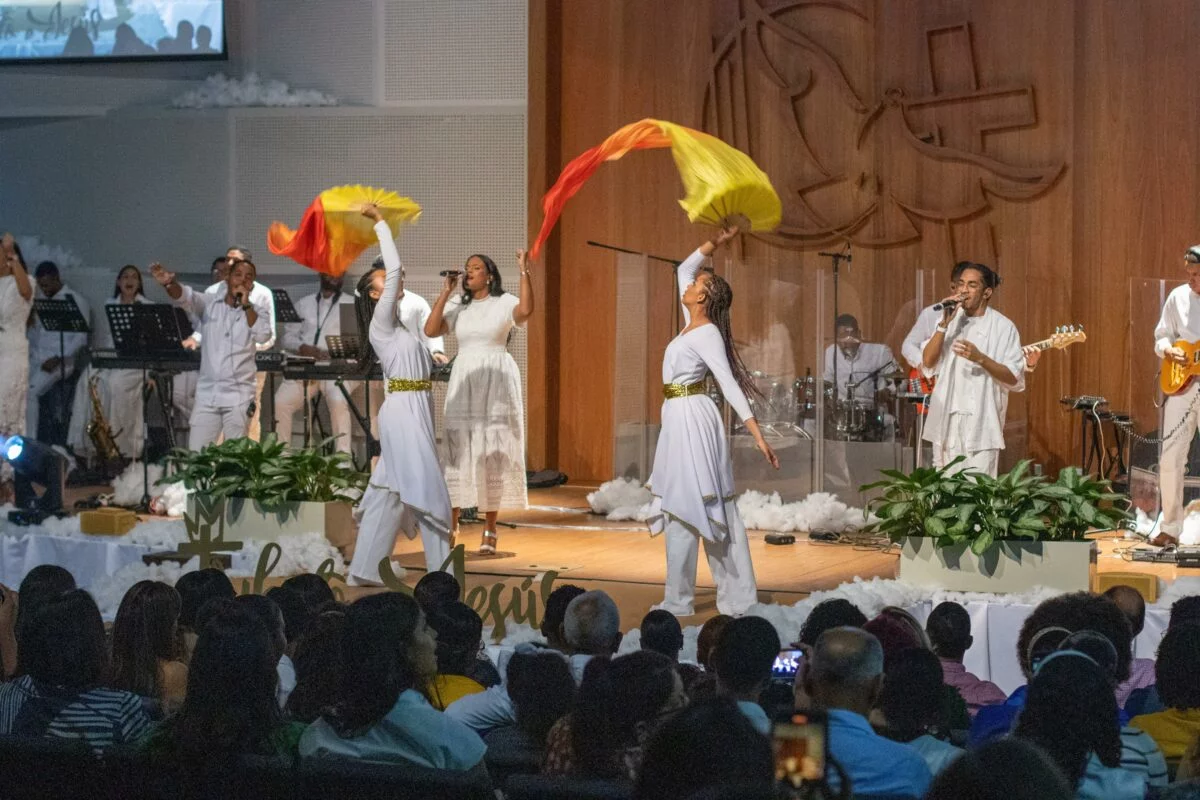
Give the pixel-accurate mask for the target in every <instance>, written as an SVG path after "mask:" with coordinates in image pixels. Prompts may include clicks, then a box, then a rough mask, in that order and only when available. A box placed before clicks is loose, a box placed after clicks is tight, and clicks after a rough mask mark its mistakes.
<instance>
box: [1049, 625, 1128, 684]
mask: <svg viewBox="0 0 1200 800" xmlns="http://www.w3.org/2000/svg"><path fill="white" fill-rule="evenodd" d="M1058 649H1059V650H1073V651H1075V652H1077V653H1083V654H1084V655H1085V656H1087V657H1088V658H1090V659H1091V660H1092V661H1094V662H1096V666H1098V667H1100V669H1101V671H1102V672H1103V673H1104V674H1105V675H1106V676H1107V677H1108V679H1109V681H1110V682H1111V683H1112V685H1113V686H1114V687H1116V685H1117V678H1116V675H1117V649H1116V648H1115V647H1113V644H1112V642H1110V641H1109V640H1108V639H1107V638H1106V637H1105V636H1104V635H1103V634H1100V633H1097V632H1096V631H1093V630H1082V631H1075V632H1074V633H1072V634H1070V635H1069V636H1067V637H1066V638H1064V639H1063V640H1062V643H1061V644H1059V646H1058ZM1034 671H1035V672H1036V671H1037V668H1036V667H1035V668H1034Z"/></svg>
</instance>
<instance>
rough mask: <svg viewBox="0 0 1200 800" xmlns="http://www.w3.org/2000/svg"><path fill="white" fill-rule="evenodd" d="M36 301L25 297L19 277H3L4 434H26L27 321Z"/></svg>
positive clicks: (0, 359) (0, 386) (0, 395)
mask: <svg viewBox="0 0 1200 800" xmlns="http://www.w3.org/2000/svg"><path fill="white" fill-rule="evenodd" d="M31 308H33V301H32V300H26V299H25V298H24V297H21V293H20V292H19V291H18V290H17V279H16V278H14V277H13V276H12V275H6V276H4V277H3V278H0V435H4V436H11V435H12V434H24V433H25V390H26V389H27V388H28V387H29V340H28V339H27V338H26V337H25V323H26V321H27V320H28V319H29V311H30V309H31Z"/></svg>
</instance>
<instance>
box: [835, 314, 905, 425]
mask: <svg viewBox="0 0 1200 800" xmlns="http://www.w3.org/2000/svg"><path fill="white" fill-rule="evenodd" d="M834 327H835V328H836V330H837V342H836V344H831V345H829V347H826V348H825V374H824V378H825V380H827V381H829V382H830V383H832V382H833V376H834V373H835V370H834V362H835V360H836V362H837V370H836V373H837V396H838V399H845V398H846V395H847V391H848V388H847V387H849V386H850V385H851V384H853V385H854V390H853V391H854V399H855V400H857V401H859V402H861V403H866V404H868V405H870V404H874V403H875V402H877V401H878V402H885V401H886V398H885V396H884V394H885V391H886V389H887V386H888V383H887V379H886V377H885V376H886V373H887V372H888V371H889V370H894V369H896V360H895V359H894V358H892V351H891V350H889V349H888V346H887V345H885V344H876V343H874V342H864V341H863V340H862V339H863V336H862V330H861V329H860V328H859V327H858V320H857V319H856V318H855V317H854V316H853V315H851V314H842V315H840V316H839V317H838V318H837V320H836V323H835V325H834Z"/></svg>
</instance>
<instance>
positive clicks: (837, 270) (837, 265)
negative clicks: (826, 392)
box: [817, 241, 854, 411]
mask: <svg viewBox="0 0 1200 800" xmlns="http://www.w3.org/2000/svg"><path fill="white" fill-rule="evenodd" d="M817 255H819V256H824V257H825V258H828V259H832V261H833V341H834V352H833V398H834V403H835V404H836V403H837V385H838V357H837V319H838V316H839V315H840V313H841V311H840V309H839V308H838V282H839V281H840V280H841V266H842V262H843V261H845V262H846V263H847V264H849V263H850V262H852V261H853V260H854V257H853V256H851V255H850V242H849V241H847V242H846V249H845V250H844V251H842V252H841V253H817ZM834 410H835V411H836V410H837V409H836V408H835V409H834Z"/></svg>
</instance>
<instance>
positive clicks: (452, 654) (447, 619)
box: [426, 601, 483, 675]
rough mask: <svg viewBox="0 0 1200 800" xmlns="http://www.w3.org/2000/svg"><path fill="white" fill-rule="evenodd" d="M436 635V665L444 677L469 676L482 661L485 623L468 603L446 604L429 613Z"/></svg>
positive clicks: (430, 624)
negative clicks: (480, 657) (480, 655)
mask: <svg viewBox="0 0 1200 800" xmlns="http://www.w3.org/2000/svg"><path fill="white" fill-rule="evenodd" d="M426 614H427V620H428V622H429V627H430V628H433V630H434V631H435V632H436V633H437V665H438V673H439V674H441V675H466V674H468V672H469V671H470V669H471V665H472V664H474V663H475V660H476V659H477V658H478V657H479V647H480V644H481V642H482V639H483V620H482V619H481V618H480V616H479V615H478V614H476V613H475V610H474V609H472V608H471V607H470V606H469V605H467V604H466V603H459V602H458V601H455V602H452V603H446V604H444V605H441V606H438V607H436V608H434V609H433V610H431V611H427V612H426Z"/></svg>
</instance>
